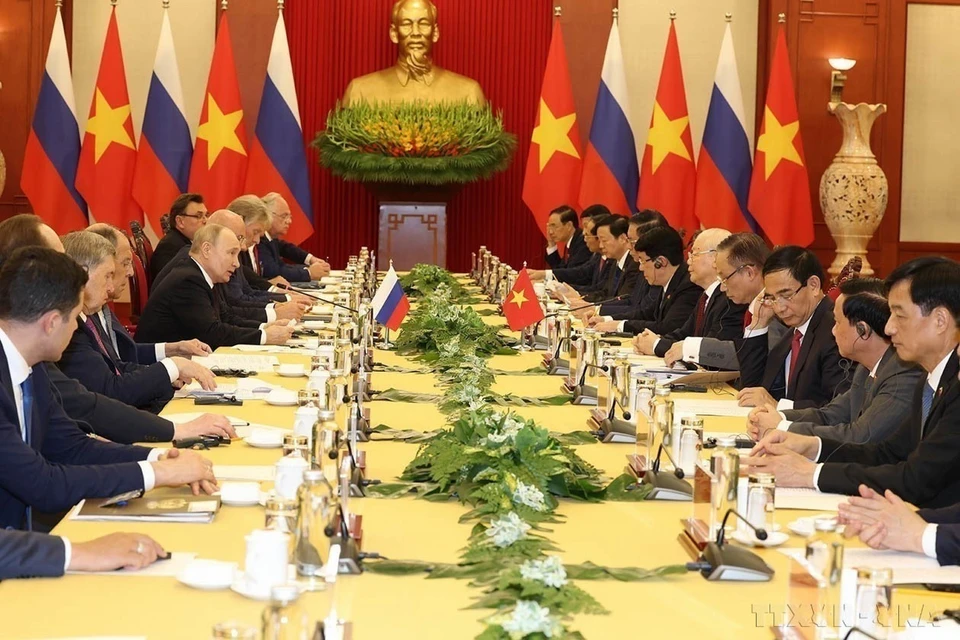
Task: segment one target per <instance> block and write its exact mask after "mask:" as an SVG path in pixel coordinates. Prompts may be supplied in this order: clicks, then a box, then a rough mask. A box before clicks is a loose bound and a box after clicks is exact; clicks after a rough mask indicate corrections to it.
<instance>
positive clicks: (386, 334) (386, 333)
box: [279, 0, 394, 351]
mask: <svg viewBox="0 0 960 640" xmlns="http://www.w3.org/2000/svg"><path fill="white" fill-rule="evenodd" d="M279 2H281V3H283V0H279ZM390 269H393V259H391V260H390V263H389V266H388V267H387V271H390ZM371 304H372V303H371ZM380 326H381V327H383V332H382V333H381V334H380V336H381V337H382V338H383V341H382V342H381V343H380V348H381V349H383V350H384V351H389V350H391V349H393V348H394V344H393V343H392V342H390V327H388V326H387V325H385V324H383V325H380Z"/></svg>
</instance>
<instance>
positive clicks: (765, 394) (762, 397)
mask: <svg viewBox="0 0 960 640" xmlns="http://www.w3.org/2000/svg"><path fill="white" fill-rule="evenodd" d="M737 404H738V405H740V406H741V407H762V406H763V405H765V404H772V405H773V406H777V401H776V400H774V399H773V396H772V395H770V392H769V391H767V390H766V389H764V388H763V387H747V388H746V389H740V392H739V393H737Z"/></svg>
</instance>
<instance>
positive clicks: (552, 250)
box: [547, 236, 573, 256]
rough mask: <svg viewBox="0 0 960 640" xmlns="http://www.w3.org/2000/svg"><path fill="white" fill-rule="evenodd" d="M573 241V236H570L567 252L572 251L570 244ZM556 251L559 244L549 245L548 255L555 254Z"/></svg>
mask: <svg viewBox="0 0 960 640" xmlns="http://www.w3.org/2000/svg"><path fill="white" fill-rule="evenodd" d="M572 242H573V236H570V239H569V240H567V242H566V243H565V244H566V245H567V253H569V252H570V244H571V243H572ZM556 252H557V245H553V246H552V247H547V255H548V256H550V255H553V254H555V253H556Z"/></svg>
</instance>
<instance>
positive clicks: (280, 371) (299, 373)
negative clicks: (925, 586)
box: [276, 365, 307, 378]
mask: <svg viewBox="0 0 960 640" xmlns="http://www.w3.org/2000/svg"><path fill="white" fill-rule="evenodd" d="M276 371H277V375H278V376H282V377H284V378H302V377H303V376H305V375H307V369H306V367H300V369H298V370H293V371H291V370H284V368H283V366H282V365H281V366H279V367H277V369H276Z"/></svg>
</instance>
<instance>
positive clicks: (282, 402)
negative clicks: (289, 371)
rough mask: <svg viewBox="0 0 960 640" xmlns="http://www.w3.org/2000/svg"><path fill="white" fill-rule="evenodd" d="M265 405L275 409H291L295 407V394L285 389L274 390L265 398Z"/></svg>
mask: <svg viewBox="0 0 960 640" xmlns="http://www.w3.org/2000/svg"><path fill="white" fill-rule="evenodd" d="M265 400H266V401H267V404H270V405H273V406H275V407H293V406H296V405H297V394H296V393H295V392H293V391H287V390H286V389H274V390H273V391H271V392H270V393H268V394H267V397H266V398H265Z"/></svg>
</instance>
